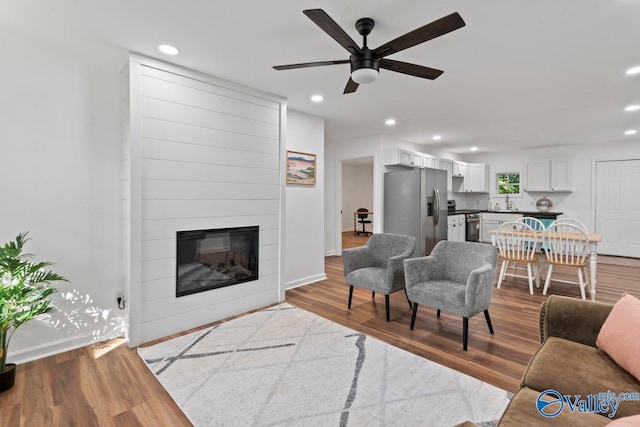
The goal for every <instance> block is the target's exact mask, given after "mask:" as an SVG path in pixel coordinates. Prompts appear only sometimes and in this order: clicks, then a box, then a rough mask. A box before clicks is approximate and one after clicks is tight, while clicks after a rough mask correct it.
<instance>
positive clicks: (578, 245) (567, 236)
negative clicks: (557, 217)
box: [542, 222, 589, 299]
mask: <svg viewBox="0 0 640 427" xmlns="http://www.w3.org/2000/svg"><path fill="white" fill-rule="evenodd" d="M542 247H543V249H544V252H545V255H546V261H547V263H548V264H549V269H548V270H547V277H546V280H545V282H544V289H543V291H542V294H543V295H546V294H547V291H548V290H549V287H550V285H551V277H552V275H553V270H554V267H555V266H565V267H571V268H575V269H577V271H578V281H577V282H576V281H571V280H564V279H557V278H556V279H555V281H557V282H562V283H573V284H578V285H579V286H580V296H581V297H582V299H587V298H586V295H585V290H586V289H588V286H589V275H588V274H587V266H588V265H589V237H588V236H587V233H586V232H585V231H584V230H583V229H581V228H580V226H579V225H575V224H569V223H563V222H556V223H552V224H551V225H549V227H547V229H546V230H545V231H544V233H543V234H542Z"/></svg>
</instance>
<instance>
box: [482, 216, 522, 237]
mask: <svg viewBox="0 0 640 427" xmlns="http://www.w3.org/2000/svg"><path fill="white" fill-rule="evenodd" d="M519 218H522V214H516V213H500V212H482V213H481V214H480V241H481V242H484V243H491V235H490V234H489V231H490V230H497V229H498V227H500V226H501V225H502V224H504V223H505V222H509V221H515V220H517V219H519Z"/></svg>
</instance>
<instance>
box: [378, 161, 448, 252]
mask: <svg viewBox="0 0 640 427" xmlns="http://www.w3.org/2000/svg"><path fill="white" fill-rule="evenodd" d="M383 229H384V232H385V233H396V234H406V235H409V236H414V237H415V238H416V250H415V253H414V255H415V256H426V255H429V254H430V253H431V250H432V249H433V247H434V246H435V245H436V243H438V242H439V241H440V240H446V238H447V171H445V170H440V169H431V168H422V169H411V170H406V171H397V172H395V171H394V172H387V173H385V174H384V227H383Z"/></svg>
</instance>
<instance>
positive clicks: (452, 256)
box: [404, 240, 497, 351]
mask: <svg viewBox="0 0 640 427" xmlns="http://www.w3.org/2000/svg"><path fill="white" fill-rule="evenodd" d="M496 261H497V250H496V248H495V247H493V246H491V245H487V244H484V243H473V242H451V241H448V240H443V241H441V242H438V244H437V245H436V246H435V247H434V248H433V251H432V252H431V255H429V256H428V257H423V258H414V259H408V260H405V261H404V274H405V280H406V286H407V297H408V298H409V301H411V302H413V314H412V316H411V329H413V327H414V325H415V322H416V313H417V312H418V304H422V305H428V306H429V307H433V308H435V309H437V310H438V311H437V315H438V317H440V310H444V311H448V312H451V313H455V314H459V315H461V316H462V318H463V321H462V343H463V349H464V350H465V351H466V350H467V337H468V330H469V318H470V317H473V316H475V315H476V314H478V313H480V312H482V311H484V316H485V319H486V320H487V325H488V326H489V332H491V333H492V334H493V327H492V326H491V318H490V317H489V304H490V302H491V295H492V294H493V284H494V282H495V279H496Z"/></svg>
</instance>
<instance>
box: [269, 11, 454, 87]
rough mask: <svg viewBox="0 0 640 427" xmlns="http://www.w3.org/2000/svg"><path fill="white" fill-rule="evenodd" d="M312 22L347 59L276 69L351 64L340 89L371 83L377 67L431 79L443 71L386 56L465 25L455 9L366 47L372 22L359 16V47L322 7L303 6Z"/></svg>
mask: <svg viewBox="0 0 640 427" xmlns="http://www.w3.org/2000/svg"><path fill="white" fill-rule="evenodd" d="M302 13H304V14H305V15H307V17H308V18H309V19H311V20H312V21H313V22H315V24H316V25H317V26H318V27H320V28H321V29H322V30H323V31H324V32H325V33H327V34H328V35H329V36H330V37H331V38H332V39H334V40H335V41H337V42H338V43H339V44H340V46H342V47H344V48H345V49H346V50H347V51H349V53H350V54H351V56H350V58H349V59H338V60H335V61H319V62H305V63H302V64H290V65H276V66H274V67H273V68H275V69H276V70H293V69H296V68H307V67H320V66H323V65H336V64H351V77H349V81H348V82H347V85H346V86H345V88H344V92H343V93H353V92H355V91H356V90H357V89H358V86H359V85H361V84H364V83H371V82H372V81H374V80H375V79H376V78H377V77H378V72H379V70H380V68H384V69H386V70H390V71H395V72H396V73H402V74H408V75H410V76H415V77H421V78H423V79H430V80H434V79H436V78H438V76H440V75H441V74H442V73H443V72H444V71H442V70H436V69H435V68H429V67H424V66H422V65H416V64H410V63H407V62H401V61H394V60H392V59H386V58H385V56H389V55H391V54H394V53H396V52H400V51H401V50H404V49H408V48H410V47H412V46H415V45H417V44H420V43H424V42H426V41H429V40H431V39H435V38H436V37H440V36H442V35H445V34H447V33H450V32H451V31H454V30H457V29H458V28H462V27H464V26H465V22H464V21H463V20H462V17H461V16H460V15H459V14H458V13H457V12H454V13H452V14H451V15H447V16H445V17H443V18H440V19H438V20H436V21H433V22H431V23H430V24H427V25H424V26H422V27H420V28H418V29H415V30H413V31H411V32H408V33H407V34H405V35H403V36H400V37H398V38H396V39H394V40H392V41H390V42H388V43H385V44H383V45H382V46H380V47H377V48H376V49H373V50H371V49H369V47H368V46H367V36H368V35H369V34H370V33H371V30H372V29H373V27H374V25H375V22H374V20H373V19H371V18H361V19H358V20H357V21H356V29H357V30H358V33H360V35H361V36H362V38H363V43H362V47H359V46H358V45H357V44H356V42H355V41H353V39H352V38H351V37H350V36H349V35H348V34H347V33H346V32H345V31H344V30H343V29H342V28H341V27H340V26H339V25H338V24H337V23H336V22H335V21H334V20H333V19H332V18H331V17H330V16H329V15H327V13H326V12H325V11H324V10H322V9H309V10H303V11H302Z"/></svg>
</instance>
